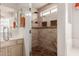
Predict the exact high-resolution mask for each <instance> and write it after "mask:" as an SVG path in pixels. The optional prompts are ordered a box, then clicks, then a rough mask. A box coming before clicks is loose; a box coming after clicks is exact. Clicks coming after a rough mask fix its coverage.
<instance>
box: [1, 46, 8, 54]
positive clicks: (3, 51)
mask: <svg viewBox="0 0 79 59" xmlns="http://www.w3.org/2000/svg"><path fill="white" fill-rule="evenodd" d="M8 55H9V53H8V48H7V47H4V48H0V56H8Z"/></svg>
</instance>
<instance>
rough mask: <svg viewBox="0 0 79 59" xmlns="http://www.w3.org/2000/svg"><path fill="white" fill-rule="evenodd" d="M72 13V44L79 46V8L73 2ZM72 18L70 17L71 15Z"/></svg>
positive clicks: (71, 5)
mask: <svg viewBox="0 0 79 59" xmlns="http://www.w3.org/2000/svg"><path fill="white" fill-rule="evenodd" d="M69 6H70V8H69V9H70V10H71V12H70V15H71V21H72V22H71V24H72V46H73V47H79V26H78V25H79V9H76V8H75V6H74V3H73V4H70V5H69ZM69 18H70V17H69Z"/></svg>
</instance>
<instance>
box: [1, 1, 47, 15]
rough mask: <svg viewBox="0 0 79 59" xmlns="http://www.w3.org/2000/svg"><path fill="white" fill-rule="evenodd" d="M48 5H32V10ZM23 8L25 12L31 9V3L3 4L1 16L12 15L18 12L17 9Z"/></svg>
mask: <svg viewBox="0 0 79 59" xmlns="http://www.w3.org/2000/svg"><path fill="white" fill-rule="evenodd" d="M46 4H47V3H32V8H35V9H38V8H41V7H42V6H44V5H46ZM21 8H23V9H24V10H25V11H26V9H27V8H29V3H1V5H0V10H1V16H8V14H10V15H11V14H12V13H14V12H16V10H17V9H21Z"/></svg>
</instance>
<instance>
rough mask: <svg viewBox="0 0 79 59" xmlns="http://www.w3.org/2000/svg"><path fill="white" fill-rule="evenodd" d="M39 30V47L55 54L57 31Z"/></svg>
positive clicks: (51, 29)
mask: <svg viewBox="0 0 79 59" xmlns="http://www.w3.org/2000/svg"><path fill="white" fill-rule="evenodd" d="M39 30H40V32H39V41H40V42H39V45H40V46H41V47H43V48H45V49H48V50H50V51H54V52H57V29H56V28H41V29H39Z"/></svg>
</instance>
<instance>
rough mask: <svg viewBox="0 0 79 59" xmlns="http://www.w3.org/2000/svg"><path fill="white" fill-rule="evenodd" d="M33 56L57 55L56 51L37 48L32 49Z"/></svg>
mask: <svg viewBox="0 0 79 59" xmlns="http://www.w3.org/2000/svg"><path fill="white" fill-rule="evenodd" d="M32 56H57V53H56V52H54V51H50V50H47V49H45V48H42V47H39V46H36V47H33V48H32Z"/></svg>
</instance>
